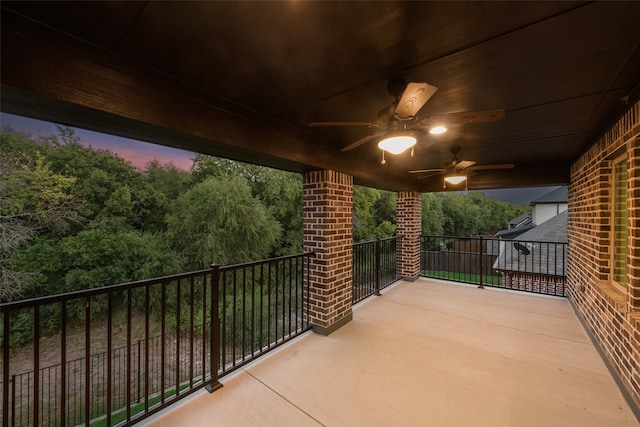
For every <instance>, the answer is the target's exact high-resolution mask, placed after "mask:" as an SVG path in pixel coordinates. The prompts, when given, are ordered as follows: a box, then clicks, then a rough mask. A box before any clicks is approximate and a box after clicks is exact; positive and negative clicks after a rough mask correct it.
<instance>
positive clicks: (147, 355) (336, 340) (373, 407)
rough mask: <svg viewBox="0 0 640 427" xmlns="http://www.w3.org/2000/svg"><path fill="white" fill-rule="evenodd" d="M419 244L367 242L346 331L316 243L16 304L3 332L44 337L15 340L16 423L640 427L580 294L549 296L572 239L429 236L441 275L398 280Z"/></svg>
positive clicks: (426, 271) (10, 417)
mask: <svg viewBox="0 0 640 427" xmlns="http://www.w3.org/2000/svg"><path fill="white" fill-rule="evenodd" d="M402 239H403V238H402V237H394V238H390V239H378V240H375V241H372V242H364V243H358V244H355V245H353V276H352V279H353V280H352V292H351V297H352V300H353V303H354V304H356V305H355V306H354V308H353V321H351V322H349V323H347V324H346V326H344V327H342V328H340V329H338V330H337V331H336V332H334V333H333V334H331V335H330V336H328V337H326V336H322V335H319V334H315V333H311V332H309V330H310V329H311V327H312V322H311V321H310V313H311V311H310V306H313V305H314V304H317V301H314V300H313V299H312V297H310V296H309V295H310V290H309V289H310V273H309V269H310V263H311V262H312V259H313V258H314V254H312V253H307V254H301V255H294V256H288V257H281V258H274V259H270V260H263V261H258V262H253V263H247V264H239V265H232V266H224V267H219V266H212V268H211V269H210V270H203V271H199V272H191V273H184V274H180V275H175V276H169V277H163V278H157V279H150V280H146V281H141V282H134V283H129V284H121V285H115V286H110V287H105V288H97V289H92V290H87V291H82V292H76V293H70V294H65V295H58V296H52V297H46V298H41V299H36V300H26V301H18V302H15V303H8V304H3V305H2V306H1V308H2V312H3V322H2V323H3V329H2V332H3V334H2V336H3V337H13V338H15V339H18V338H19V337H20V336H22V335H20V333H23V334H24V332H25V331H27V330H28V329H30V327H29V326H28V325H31V327H32V328H33V331H32V333H33V336H34V337H38V339H36V340H33V341H32V344H31V346H30V347H29V348H28V352H27V353H24V352H22V353H15V352H14V351H12V349H11V347H10V340H8V339H6V338H5V339H4V341H3V354H4V357H3V360H2V364H0V366H1V367H2V378H3V379H4V378H6V379H8V381H4V380H3V381H2V382H1V385H2V390H3V398H2V413H3V426H8V425H12V426H14V425H20V426H21V425H61V426H66V425H79V424H85V425H132V424H136V423H140V422H144V423H148V424H149V425H208V424H210V422H211V421H212V420H215V422H216V423H219V424H221V425H244V424H247V425H252V424H256V423H257V424H261V425H296V426H297V425H306V424H320V425H344V424H356V425H376V424H379V425H393V424H398V423H401V424H403V425H424V423H425V422H427V423H428V424H429V425H446V426H451V425H465V426H466V425H474V426H476V425H485V424H486V425H492V426H493V425H514V424H517V425H527V423H530V424H531V425H541V424H543V423H545V422H546V423H549V424H550V425H558V423H560V424H561V425H569V424H571V425H573V424H576V425H585V426H587V425H636V424H635V423H636V420H635V418H634V414H633V410H632V409H630V407H629V406H628V404H627V403H626V401H625V397H624V396H623V395H622V394H621V392H620V389H619V388H618V387H617V385H616V383H615V381H614V380H613V377H612V376H611V375H610V374H609V372H608V370H607V367H606V365H605V364H604V362H603V360H602V358H601V357H600V355H599V354H598V351H597V350H596V348H595V347H594V346H593V344H592V343H591V341H590V339H589V337H588V336H587V334H586V332H585V330H584V329H583V327H582V325H581V324H580V322H579V320H578V318H577V317H576V315H575V314H574V312H573V310H572V308H571V305H570V303H569V300H568V299H565V298H562V297H557V296H549V295H540V294H551V295H560V296H562V295H565V287H564V279H565V277H564V276H565V272H564V268H561V267H558V266H559V265H563V264H564V260H565V259H566V244H564V243H548V242H532V241H518V242H510V243H509V244H508V245H502V244H499V243H501V242H499V241H493V240H491V239H486V238H467V239H458V238H446V237H443V236H431V237H429V236H424V237H423V240H422V244H421V247H422V250H421V260H422V262H421V265H422V274H423V276H424V275H431V276H432V277H431V278H428V279H427V278H424V277H423V278H421V279H419V280H418V281H416V282H409V281H401V282H398V280H399V278H400V276H399V273H398V269H397V266H398V264H399V256H398V255H399V251H398V245H399V242H401V241H402ZM503 243H504V242H503ZM501 246H502V247H501ZM520 247H522V248H531V249H530V250H529V251H528V254H526V255H525V254H522V253H520V250H519V249H517V248H520ZM525 252H527V251H525ZM506 259H508V260H509V263H506V262H504V261H503V260H506ZM505 272H511V273H518V274H520V273H524V274H530V273H531V274H533V276H531V277H529V276H527V279H526V280H524V281H523V283H524V284H523V285H521V284H514V281H513V280H512V279H511V278H510V276H508V275H507V274H505ZM511 273H509V274H511ZM433 277H436V279H434V278H433ZM442 278H446V279H448V280H452V281H444V280H439V279H442ZM453 281H458V282H470V284H459V283H454V282H453ZM550 284H552V285H550ZM483 287H485V288H484V289H478V288H483ZM500 288H502V289H500ZM505 288H512V289H505ZM513 289H517V290H518V291H514V290H513ZM212 290H213V291H212ZM520 291H526V292H520ZM533 293H536V294H537V295H534V294H533ZM373 295H381V296H380V297H374V296H373ZM365 299H366V300H367V301H364V302H362V303H360V304H357V303H359V302H361V301H363V300H365ZM118 307H119V308H118ZM83 312H84V315H83ZM50 313H55V314H54V315H53V316H52V315H51V314H50ZM45 314H46V316H47V317H46V320H45V317H44V316H45ZM105 317H106V319H107V320H106V323H105V321H104V318H105ZM100 318H102V321H101V320H100ZM28 319H31V320H29V321H28V322H27V320H28ZM56 319H58V321H59V328H60V331H59V334H58V335H56V336H54V337H52V339H53V340H54V341H58V344H57V345H58V346H59V352H58V355H57V356H58V359H59V360H58V361H57V363H54V364H51V360H52V359H51V358H50V357H47V356H46V355H43V354H42V352H41V345H42V349H44V348H45V345H44V343H45V342H48V343H49V344H47V347H51V339H49V337H47V336H46V334H45V333H44V332H45V329H44V328H45V327H50V324H51V322H52V321H53V322H54V323H55V321H56ZM72 320H73V321H72ZM25 322H26V323H25ZM29 322H30V323H29ZM71 325H75V326H73V327H71ZM78 328H80V329H79V330H80V331H81V332H82V331H84V332H82V333H81V334H80V335H79V336H78V334H77V331H78ZM83 328H84V329H83ZM118 330H120V333H118ZM13 331H16V332H15V333H14V332H13ZM73 331H76V333H73V334H72V332H73ZM16 333H17V334H16ZM74 336H75V338H74ZM24 338H25V337H24V336H22V339H23V340H24ZM77 338H80V340H81V341H84V344H82V343H78V342H76V339H77ZM216 343H217V345H216ZM101 346H102V347H104V348H101ZM21 355H22V356H21ZM76 357H77V358H76ZM22 358H24V359H29V358H32V360H31V363H28V360H21V359H22ZM26 366H30V367H31V370H30V371H27V370H25V367H26ZM213 367H217V369H212V368H213ZM219 378H222V379H223V381H222V383H223V384H224V385H225V387H223V388H222V389H220V390H218V389H219V386H220V383H219V381H218V379H219ZM205 387H206V388H207V389H209V390H217V391H216V392H215V393H214V394H213V395H210V394H208V393H204V392H202V389H203V388H205ZM590 423H591V424H590ZM625 423H626V424H625Z"/></svg>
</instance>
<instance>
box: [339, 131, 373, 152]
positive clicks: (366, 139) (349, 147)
mask: <svg viewBox="0 0 640 427" xmlns="http://www.w3.org/2000/svg"><path fill="white" fill-rule="evenodd" d="M380 135H382V132H379V133H374V134H372V135H367V136H365V137H364V138H360V139H359V140H357V141H355V142H352V143H351V144H349V145H347V146H346V147H343V148H341V149H340V151H351V150H353V149H354V148H358V147H359V146H361V145H362V144H364V143H365V142H369V141H371V140H372V139H374V138H376V137H378V136H380Z"/></svg>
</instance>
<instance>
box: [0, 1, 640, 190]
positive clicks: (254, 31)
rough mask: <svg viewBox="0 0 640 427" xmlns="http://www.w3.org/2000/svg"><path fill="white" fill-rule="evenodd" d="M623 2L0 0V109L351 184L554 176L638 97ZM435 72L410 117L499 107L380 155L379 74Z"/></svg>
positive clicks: (514, 181) (633, 21) (383, 96)
mask: <svg viewBox="0 0 640 427" xmlns="http://www.w3.org/2000/svg"><path fill="white" fill-rule="evenodd" d="M638 22H640V2H595V3H593V2H312V1H294V0H291V1H283V2H244V1H243V2H42V3H39V2H31V1H29V2H11V1H3V2H2V74H1V79H2V99H1V108H2V111H4V112H8V113H13V114H20V115H25V116H29V117H34V118H39V119H44V120H51V121H55V122H58V123H63V124H68V125H72V126H78V127H84V128H88V129H92V130H97V131H102V132H107V133H112V134H116V135H120V136H125V137H132V138H137V139H141V140H144V141H150V142H155V143H159V144H165V145H171V146H175V147H180V148H184V149H187V150H193V151H197V152H201V153H207V154H212V155H218V156H225V157H229V158H233V159H237V160H244V161H249V162H253V163H258V164H264V165H268V166H273V167H278V168H283V169H288V170H293V171H298V172H302V171H304V170H311V169H317V168H329V169H335V170H338V171H342V172H346V173H349V174H352V175H353V176H354V177H355V180H356V182H357V183H363V184H369V185H374V186H377V187H380V188H387V189H392V190H409V189H411V190H419V191H439V190H440V189H441V188H442V176H438V175H436V176H431V177H428V178H422V177H420V176H419V175H416V174H410V173H408V171H409V170H414V169H430V168H440V167H442V166H443V165H444V163H446V162H447V161H449V160H451V153H450V148H451V146H454V145H457V146H460V147H461V152H460V154H459V157H460V158H461V159H463V160H470V161H475V162H477V164H478V165H487V164H502V163H512V164H514V165H515V167H514V168H513V169H506V170H495V171H491V170H488V171H481V172H478V173H477V175H475V176H472V177H471V179H470V180H469V188H476V189H481V188H500V187H517V186H527V185H551V184H562V183H566V182H567V181H568V174H569V169H568V167H569V165H570V164H571V162H572V161H573V160H575V159H576V157H577V156H579V155H580V154H581V153H583V152H584V151H585V150H586V148H587V147H588V146H589V145H590V144H591V143H593V141H594V140H595V138H596V137H597V136H598V135H599V133H600V132H601V131H602V129H603V127H605V126H606V125H607V124H608V123H610V121H611V120H612V119H613V118H614V117H615V116H616V115H618V114H620V113H621V112H622V111H624V109H625V108H626V106H627V105H628V102H629V99H631V101H633V100H634V99H637V98H638V92H639V91H638V84H639V83H640V47H639V46H640V25H638ZM396 75H400V76H402V77H404V78H405V79H406V80H407V81H413V82H428V83H430V84H432V85H435V86H437V87H438V91H437V92H436V93H435V95H434V96H433V97H432V98H431V99H430V100H429V101H428V102H427V103H426V105H425V106H424V107H423V108H422V110H421V111H420V112H419V114H418V118H421V117H426V116H432V115H440V114H447V113H457V112H465V111H474V110H485V109H497V108H500V109H504V110H505V112H506V115H505V117H504V118H503V119H502V120H501V121H499V122H495V123H471V124H462V125H453V126H450V131H449V132H447V133H445V134H443V135H439V136H429V135H428V134H427V133H421V134H420V136H419V142H418V145H417V147H416V149H415V153H414V155H413V156H411V155H410V154H409V153H408V152H407V153H404V154H401V155H398V156H392V155H387V156H386V160H387V161H386V163H385V164H384V165H383V164H381V162H380V160H381V151H380V149H379V148H378V147H377V142H378V139H375V138H374V139H372V140H371V141H369V142H367V143H365V144H363V145H361V146H360V147H358V148H356V149H354V150H351V151H346V152H343V151H340V149H341V148H343V147H345V146H347V145H349V144H351V143H352V142H354V141H356V140H358V139H360V138H362V137H364V136H366V135H368V134H369V133H370V132H371V130H372V129H369V128H366V127H309V126H308V124H309V123H310V122H316V121H355V122H374V121H375V120H376V117H377V113H378V111H379V110H380V109H382V108H383V107H386V106H389V105H390V104H391V103H392V102H393V101H394V98H393V97H391V96H390V95H389V93H388V92H387V83H388V81H389V79H390V78H391V77H392V76H396Z"/></svg>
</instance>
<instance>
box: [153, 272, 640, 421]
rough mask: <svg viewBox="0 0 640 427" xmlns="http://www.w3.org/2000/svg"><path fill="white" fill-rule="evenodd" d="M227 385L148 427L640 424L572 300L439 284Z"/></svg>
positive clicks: (394, 292) (371, 311) (398, 291)
mask: <svg viewBox="0 0 640 427" xmlns="http://www.w3.org/2000/svg"><path fill="white" fill-rule="evenodd" d="M222 382H223V384H224V387H223V388H222V389H220V390H218V391H216V392H215V393H213V394H209V393H206V392H200V393H199V394H195V395H193V396H192V397H190V398H188V399H187V400H185V401H184V402H182V403H179V404H177V405H174V406H173V407H171V408H168V409H166V410H165V411H164V412H162V413H159V414H157V415H156V416H155V417H152V418H150V419H148V420H147V425H149V426H165V425H189V426H205V425H212V424H215V425H234V426H243V425H278V426H287V425H290V426H303V425H310V426H311V425H327V426H338V425H407V426H411V425H432V426H492V427H494V426H513V425H517V426H541V425H549V426H559V425H579V426H625V425H630V426H631V425H637V421H636V419H635V417H634V415H633V413H632V411H631V410H630V408H629V406H628V405H627V403H626V401H625V399H624V397H623V396H622V394H621V392H620V390H619V389H618V387H617V386H616V384H615V382H614V380H613V379H612V376H611V375H610V374H609V372H608V370H607V368H606V366H605V364H604V363H603V361H602V359H601V357H600V356H599V354H598V352H597V351H596V349H595V347H594V346H593V344H592V343H591V341H590V339H589V337H588V336H587V334H586V333H585V331H584V329H583V327H582V326H581V324H580V322H579V321H578V319H577V318H576V316H575V314H574V312H573V310H572V308H571V306H570V304H569V302H568V300H567V299H565V298H558V297H548V296H540V295H532V294H527V293H516V292H514V291H505V290H500V289H492V288H486V289H483V290H481V289H477V287H476V286H471V285H462V284H454V283H451V282H445V281H437V280H432V279H420V280H418V281H416V282H413V283H412V282H406V281H401V282H398V283H396V284H395V285H392V286H391V287H389V288H387V289H386V290H383V291H382V296H381V297H373V298H369V299H368V300H367V301H365V302H363V303H361V304H359V305H356V306H355V307H354V313H353V321H352V322H350V323H349V324H347V325H346V326H344V327H342V328H341V329H339V330H338V331H337V332H335V333H333V334H332V335H330V336H329V337H324V336H320V335H318V334H314V333H311V332H308V333H306V334H303V335H302V336H300V337H299V338H297V339H296V340H294V341H292V342H291V343H289V344H287V345H285V346H283V347H281V348H280V349H278V350H276V351H274V352H272V353H271V354H269V355H267V356H266V357H264V358H262V359H260V360H258V361H256V362H253V363H252V364H249V365H246V366H244V367H243V368H241V369H240V370H238V371H236V372H235V373H234V374H232V375H230V376H228V377H227V378H224V379H223V381H222Z"/></svg>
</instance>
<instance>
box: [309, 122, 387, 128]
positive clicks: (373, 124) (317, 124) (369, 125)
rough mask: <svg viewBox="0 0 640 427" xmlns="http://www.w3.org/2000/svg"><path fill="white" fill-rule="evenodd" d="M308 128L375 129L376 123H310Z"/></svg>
mask: <svg viewBox="0 0 640 427" xmlns="http://www.w3.org/2000/svg"><path fill="white" fill-rule="evenodd" d="M308 126H315V127H321V126H327V127H329V126H359V127H373V126H375V123H367V122H313V123H309V125H308Z"/></svg>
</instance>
